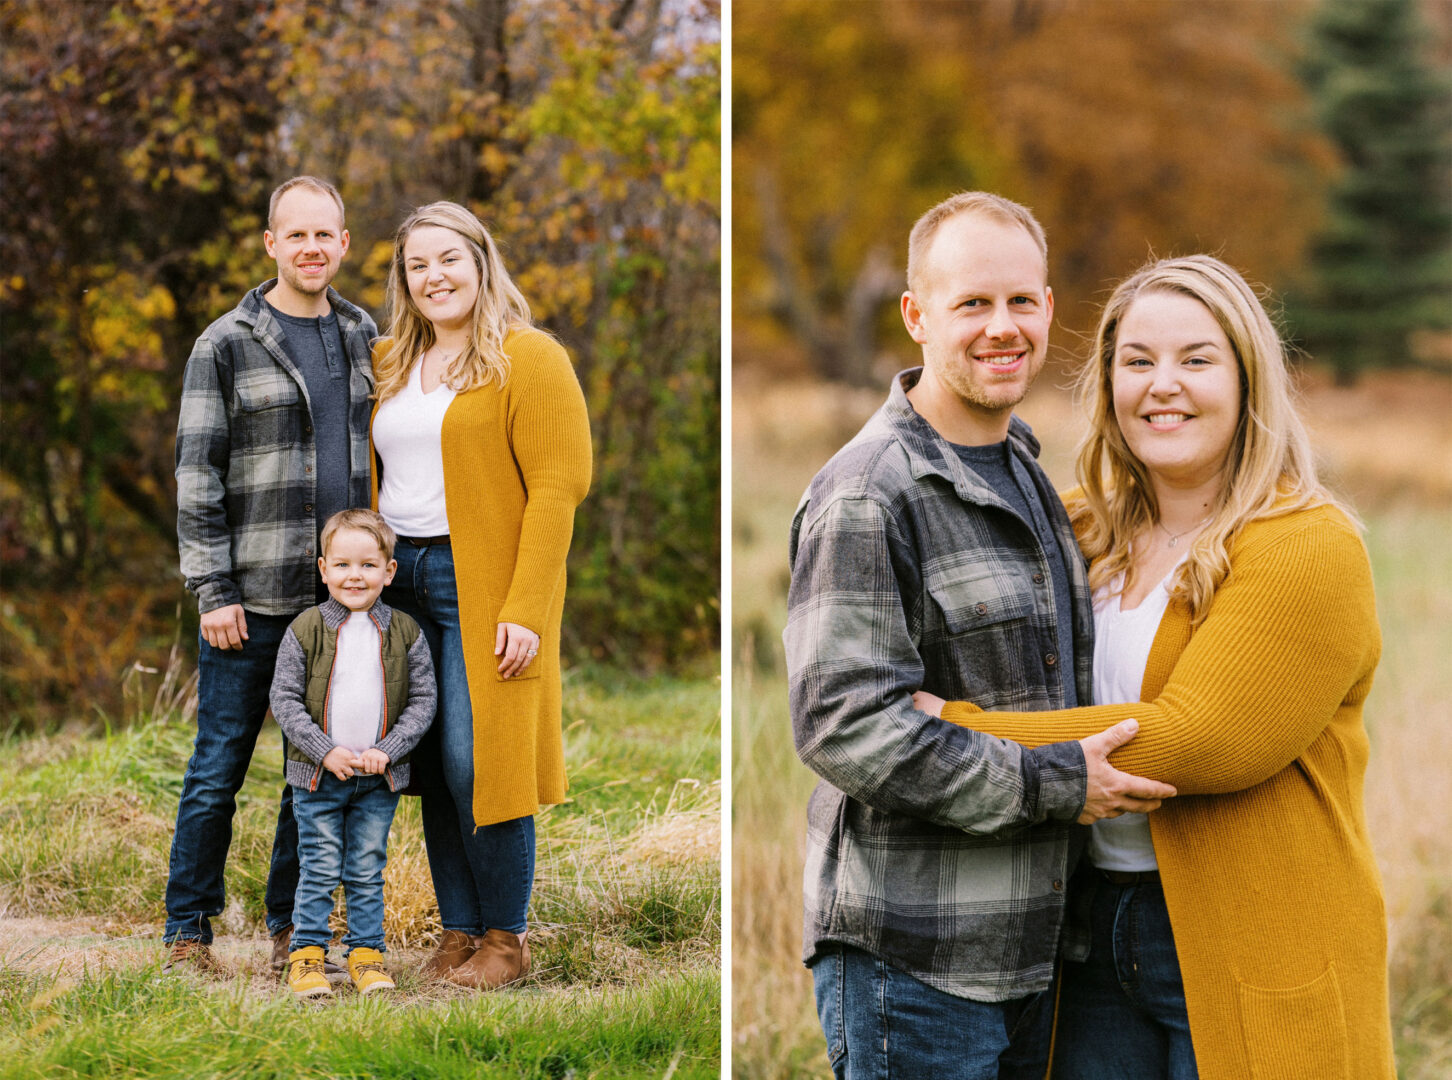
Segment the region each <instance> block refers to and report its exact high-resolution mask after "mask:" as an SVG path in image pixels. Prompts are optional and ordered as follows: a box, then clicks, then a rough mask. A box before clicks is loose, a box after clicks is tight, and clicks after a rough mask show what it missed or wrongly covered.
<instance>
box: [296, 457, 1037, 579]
mask: <svg viewBox="0 0 1452 1080" xmlns="http://www.w3.org/2000/svg"><path fill="white" fill-rule="evenodd" d="M308 430H309V431H311V430H312V428H309V429H308ZM1043 583H1044V575H1043V574H1035V575H1034V584H1035V585H1042V584H1043Z"/></svg>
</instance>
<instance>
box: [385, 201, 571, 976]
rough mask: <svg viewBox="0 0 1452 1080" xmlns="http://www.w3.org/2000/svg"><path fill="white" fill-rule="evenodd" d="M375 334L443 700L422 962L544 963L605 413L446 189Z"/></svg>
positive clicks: (431, 801) (393, 590)
mask: <svg viewBox="0 0 1452 1080" xmlns="http://www.w3.org/2000/svg"><path fill="white" fill-rule="evenodd" d="M388 304H389V309H390V311H391V312H392V320H393V321H392V324H391V325H390V326H389V331H388V336H387V337H385V338H383V339H381V340H380V341H379V342H378V343H377V345H376V346H375V347H374V354H373V367H374V376H375V378H376V381H377V395H376V396H377V402H378V403H377V406H376V408H375V410H374V417H373V429H372V435H373V446H374V451H375V455H376V456H375V465H376V469H375V472H374V476H375V486H374V492H375V497H376V500H377V506H378V509H379V511H380V512H381V513H382V514H383V516H384V518H385V519H386V520H387V521H388V523H389V524H390V525H391V526H392V527H393V528H394V530H395V531H396V532H397V533H398V534H399V544H398V551H397V558H398V572H397V574H396V575H395V577H394V581H393V584H392V585H391V586H390V587H389V588H388V589H387V590H386V591H385V594H384V598H385V600H386V602H387V603H389V604H392V605H393V606H395V607H397V608H400V609H401V610H403V611H406V612H408V613H409V614H410V615H412V616H414V618H416V619H417V620H418V622H419V625H420V626H422V627H423V630H424V634H425V636H426V637H427V639H428V642H429V646H430V648H431V649H432V650H433V655H434V665H435V667H436V669H437V671H438V680H439V707H438V713H437V715H436V716H435V719H434V724H433V727H432V728H431V729H430V731H429V734H428V735H427V736H426V737H425V740H424V742H423V743H420V745H419V749H418V750H417V751H416V752H415V754H414V763H415V764H414V769H415V775H416V776H417V777H419V779H418V780H416V781H415V784H414V787H415V788H418V789H420V791H421V794H422V798H423V807H422V809H423V826H424V841H425V843H426V845H427V848H428V857H429V869H430V871H431V872H432V875H433V881H434V891H435V893H436V895H437V897H438V902H439V918H440V922H441V923H442V925H443V935H442V938H441V941H440V944H439V948H438V951H437V952H436V953H435V954H434V956H433V957H431V958H430V960H429V962H428V964H427V965H426V968H425V972H426V974H427V975H428V976H429V977H433V978H437V977H447V978H449V979H451V980H453V981H454V982H458V983H461V984H463V985H466V986H473V987H483V988H490V989H492V988H495V987H498V986H503V985H505V984H506V983H510V982H514V981H515V980H517V979H519V978H522V977H523V976H524V975H525V974H526V973H527V972H528V970H529V947H528V944H527V942H526V937H525V933H526V924H525V913H526V910H527V909H528V907H529V897H530V889H531V887H532V885H533V882H534V855H535V838H534V813H535V811H536V809H537V808H538V807H539V805H540V804H541V803H556V802H560V801H561V800H562V799H563V798H564V795H565V772H564V755H563V748H562V737H561V730H560V613H561V608H562V606H563V602H564V592H565V555H566V553H567V552H568V551H569V546H570V531H571V528H572V526H573V522H574V513H575V507H576V506H577V505H578V504H579V502H580V500H581V499H583V498H584V497H585V492H586V490H587V489H588V487H589V484H590V427H589V420H588V417H587V415H586V412H585V401H584V398H583V396H582V395H581V393H580V386H579V383H578V382H577V380H576V378H575V373H574V370H573V368H572V367H571V366H570V361H569V358H568V357H567V356H566V355H565V351H564V350H563V349H562V348H560V346H559V345H558V344H556V343H555V341H554V340H553V339H552V338H550V337H549V336H548V335H547V334H545V333H543V332H541V331H539V330H536V329H534V328H533V326H532V323H531V320H530V312H529V305H528V304H527V303H526V302H525V299H524V297H523V296H522V295H521V294H520V292H519V290H518V288H516V287H515V285H514V283H513V282H512V281H510V279H509V274H508V273H507V272H506V271H505V269H504V264H503V262H502V261H501V260H500V258H499V252H498V250H497V249H496V247H495V245H494V241H493V240H492V239H491V238H490V236H489V234H488V232H486V231H485V229H484V226H483V225H482V224H481V223H480V222H479V219H478V218H476V217H475V216H474V215H473V214H472V213H470V212H469V211H468V210H466V209H464V208H463V207H462V206H458V205H456V204H454V203H450V202H438V203H433V204H431V205H429V206H425V207H422V208H421V209H419V210H416V211H414V212H413V213H412V214H410V215H409V217H408V218H407V219H406V220H405V221H404V223H403V224H402V225H401V226H399V229H398V235H397V237H396V238H395V242H394V253H393V262H392V263H391V265H390V267H389V272H388Z"/></svg>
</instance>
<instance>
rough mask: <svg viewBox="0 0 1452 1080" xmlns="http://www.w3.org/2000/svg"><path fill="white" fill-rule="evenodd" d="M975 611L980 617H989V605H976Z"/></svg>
mask: <svg viewBox="0 0 1452 1080" xmlns="http://www.w3.org/2000/svg"><path fill="white" fill-rule="evenodd" d="M973 610H974V611H976V612H978V614H980V615H987V614H988V605H987V604H978V605H976V606H975V607H974V608H973Z"/></svg>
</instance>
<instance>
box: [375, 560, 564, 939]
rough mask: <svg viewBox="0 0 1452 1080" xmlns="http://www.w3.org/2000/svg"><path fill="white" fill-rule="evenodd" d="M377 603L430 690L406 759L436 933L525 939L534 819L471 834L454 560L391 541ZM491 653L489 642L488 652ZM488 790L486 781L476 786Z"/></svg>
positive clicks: (470, 737) (468, 718)
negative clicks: (402, 629)
mask: <svg viewBox="0 0 1452 1080" xmlns="http://www.w3.org/2000/svg"><path fill="white" fill-rule="evenodd" d="M394 555H395V557H396V558H397V559H398V572H397V573H396V574H395V575H394V577H393V584H392V585H390V586H388V587H387V588H385V589H384V590H383V601H384V603H386V604H389V605H390V606H392V607H395V608H397V609H398V610H399V611H404V612H407V613H408V614H409V615H412V616H413V617H414V619H416V620H417V621H418V624H419V626H420V627H422V629H423V632H424V638H425V639H426V640H427V641H428V643H429V651H430V652H431V653H432V654H433V659H434V672H435V675H436V676H437V678H438V684H439V704H438V712H437V713H435V715H434V722H433V725H432V726H431V727H430V728H429V730H428V732H427V733H426V734H425V735H424V737H423V739H422V740H421V741H420V742H419V744H418V747H417V748H416V749H415V750H414V752H413V754H412V756H411V757H410V758H409V760H410V762H411V763H412V765H413V782H412V783H411V784H410V790H411V791H412V790H417V791H418V792H419V794H420V797H421V799H422V806H421V810H422V815H423V829H424V845H425V847H426V848H427V850H428V857H429V872H430V873H431V874H432V876H433V880H434V895H435V896H436V897H437V898H438V902H439V922H440V924H441V925H442V926H443V928H444V929H445V930H461V931H463V932H464V933H466V934H473V935H476V936H477V935H480V934H483V933H484V932H485V931H486V930H508V931H510V932H511V933H515V934H520V933H523V932H524V929H525V914H526V912H527V911H528V910H529V895H530V890H531V889H532V887H533V886H534V852H535V839H534V817H533V816H530V817H522V818H515V819H514V820H512V821H501V822H498V823H497V824H494V825H485V826H483V827H482V828H478V829H476V828H475V827H474V811H473V805H474V710H473V709H472V708H471V707H470V704H469V678H468V675H467V673H466V672H465V670H464V639H463V635H462V633H461V632H460V629H459V593H458V589H457V587H456V586H455V584H454V552H453V549H452V548H450V547H447V546H444V545H438V546H435V547H425V548H416V547H413V546H412V545H411V544H408V543H406V542H403V541H400V542H399V544H398V548H397V550H396V551H395V552H394ZM490 648H491V650H492V648H493V642H492V641H491V642H490ZM484 782H485V783H488V778H487V777H485V778H484Z"/></svg>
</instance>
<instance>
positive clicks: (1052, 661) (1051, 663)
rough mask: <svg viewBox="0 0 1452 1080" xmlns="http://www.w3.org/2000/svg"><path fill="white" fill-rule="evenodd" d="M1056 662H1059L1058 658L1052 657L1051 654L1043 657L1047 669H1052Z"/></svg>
mask: <svg viewBox="0 0 1452 1080" xmlns="http://www.w3.org/2000/svg"><path fill="white" fill-rule="evenodd" d="M1058 662H1059V658H1058V657H1057V656H1056V655H1054V654H1053V653H1049V655H1048V656H1046V657H1044V663H1046V664H1048V665H1049V667H1053V666H1054V665H1055V664H1057V663H1058Z"/></svg>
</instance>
